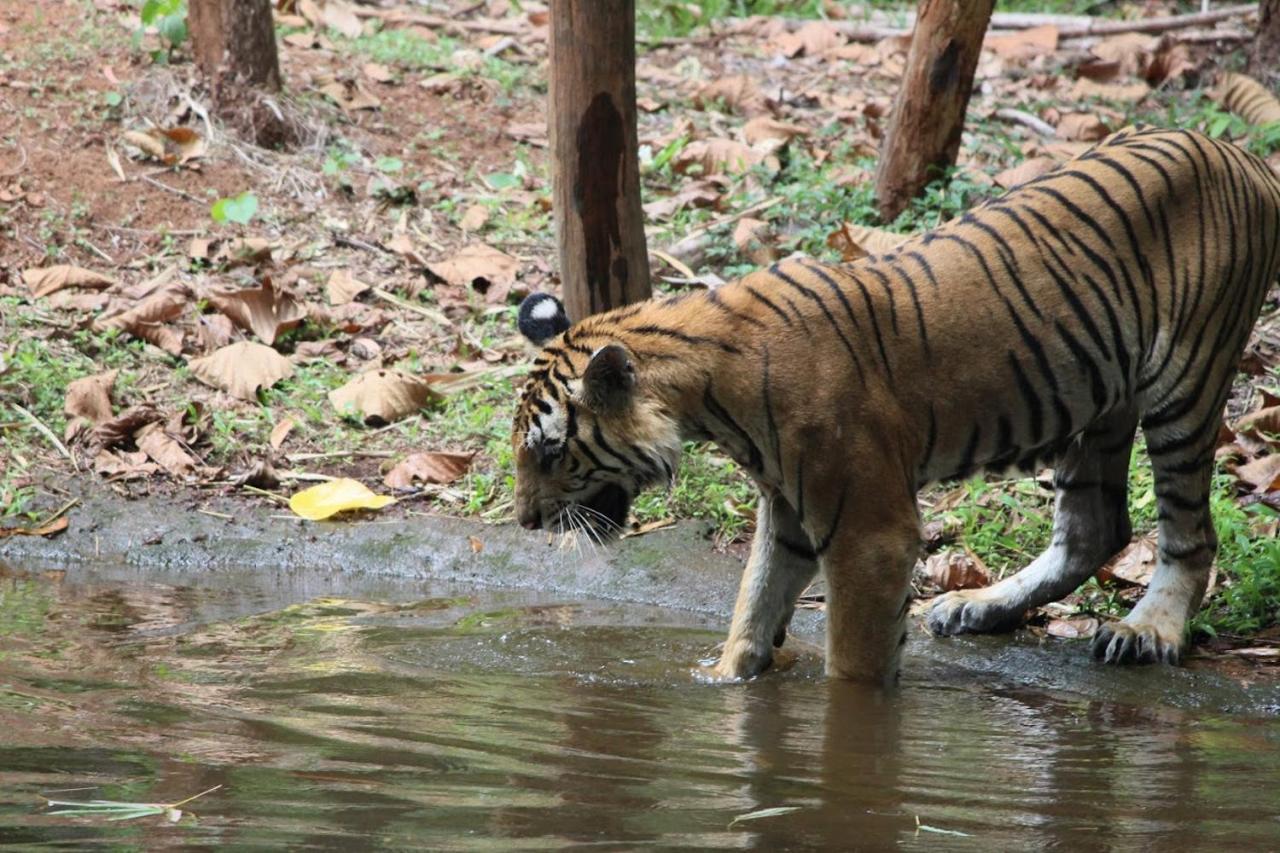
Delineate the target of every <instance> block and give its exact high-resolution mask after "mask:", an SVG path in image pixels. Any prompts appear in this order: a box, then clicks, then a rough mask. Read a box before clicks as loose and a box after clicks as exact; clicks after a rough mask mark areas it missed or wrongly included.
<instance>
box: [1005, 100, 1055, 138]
mask: <svg viewBox="0 0 1280 853" xmlns="http://www.w3.org/2000/svg"><path fill="white" fill-rule="evenodd" d="M996 118H998V119H1000V120H1001V121H1007V122H1009V123H1010V124H1020V125H1022V126H1023V127H1029V128H1031V129H1032V130H1034V131H1035V132H1036V133H1038V134H1040V135H1041V136H1048V137H1053V136H1057V131H1055V130H1054V129H1053V125H1051V124H1049V122H1047V121H1045V120H1044V119H1042V118H1038V117H1036V116H1033V115H1032V114H1031V113H1028V112H1024V111H1022V110H1015V109H1013V108H1012V107H1005V108H1004V109H999V110H996Z"/></svg>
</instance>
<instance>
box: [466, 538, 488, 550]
mask: <svg viewBox="0 0 1280 853" xmlns="http://www.w3.org/2000/svg"><path fill="white" fill-rule="evenodd" d="M467 544H469V545H470V546H471V553H472V554H479V553H480V552H481V551H483V550H484V542H483V541H481V539H480V537H478V536H468V537H467Z"/></svg>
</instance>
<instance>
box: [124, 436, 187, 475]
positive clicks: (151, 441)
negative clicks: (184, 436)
mask: <svg viewBox="0 0 1280 853" xmlns="http://www.w3.org/2000/svg"><path fill="white" fill-rule="evenodd" d="M137 441H138V449H139V450H141V451H142V452H143V453H145V454H147V456H148V457H149V458H150V459H151V460H152V461H153V462H155V463H156V464H157V465H159V466H160V467H161V468H163V469H164V470H165V471H168V472H169V473H170V474H172V475H173V476H174V477H187V476H190V475H191V474H192V473H193V472H194V471H195V467H196V465H198V464H199V463H200V460H198V459H196V458H195V457H194V456H192V455H191V454H190V453H188V452H187V451H186V450H185V449H184V448H183V447H182V445H181V444H179V443H178V442H177V441H176V440H174V438H173V436H171V435H169V434H168V433H166V432H165V431H164V430H163V429H161V427H160V425H159V424H154V425H152V426H151V427H150V428H149V429H146V430H144V431H142V432H141V433H139V435H138V439H137Z"/></svg>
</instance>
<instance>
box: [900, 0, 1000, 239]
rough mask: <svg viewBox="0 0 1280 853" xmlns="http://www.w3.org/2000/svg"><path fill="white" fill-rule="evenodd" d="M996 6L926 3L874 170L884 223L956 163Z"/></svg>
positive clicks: (942, 0)
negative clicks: (980, 57)
mask: <svg viewBox="0 0 1280 853" xmlns="http://www.w3.org/2000/svg"><path fill="white" fill-rule="evenodd" d="M993 5H994V0H920V8H919V10H918V12H917V14H916V28H915V32H914V33H913V35H912V37H911V50H910V52H909V53H908V54H907V65H906V69H905V70H904V71H903V75H902V85H901V87H900V88H899V90H898V97H897V100H895V101H894V105H893V115H892V116H891V117H890V121H889V129H888V131H887V132H886V133H885V136H884V139H883V141H882V142H881V145H880V164H879V167H878V168H877V170H876V205H877V207H878V208H879V210H880V216H881V217H882V218H883V219H884V220H885V221H886V222H887V221H891V220H893V219H895V218H897V216H898V214H899V213H901V212H902V211H903V210H904V209H906V206H907V204H908V203H909V202H910V201H911V199H912V198H914V197H915V196H916V195H917V194H918V193H919V192H920V191H921V190H922V189H924V187H925V185H926V184H927V183H929V181H931V180H934V179H935V178H938V177H940V176H941V175H942V174H943V173H944V172H945V170H946V169H947V168H948V167H949V166H953V165H955V162H956V154H957V153H958V152H959V150H960V132H961V131H962V130H963V129H964V113H965V108H966V107H968V105H969V95H970V93H971V92H972V91H973V75H974V72H975V71H976V70H977V67H978V54H979V53H980V52H981V50H982V36H983V34H984V33H985V32H986V29H987V21H988V20H990V18H991V8H992V6H993Z"/></svg>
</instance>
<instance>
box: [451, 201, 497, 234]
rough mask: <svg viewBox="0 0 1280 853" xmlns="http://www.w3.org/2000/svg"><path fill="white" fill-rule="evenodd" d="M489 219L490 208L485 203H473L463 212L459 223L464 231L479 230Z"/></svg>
mask: <svg viewBox="0 0 1280 853" xmlns="http://www.w3.org/2000/svg"><path fill="white" fill-rule="evenodd" d="M488 221H489V208H487V207H485V206H484V205H483V204H473V205H471V206H470V207H468V208H467V210H466V212H465V213H463V214H462V219H461V220H460V221H459V222H458V225H459V226H460V227H461V228H462V230H463V231H479V230H480V229H481V228H483V227H484V226H485V223H486V222H488Z"/></svg>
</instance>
